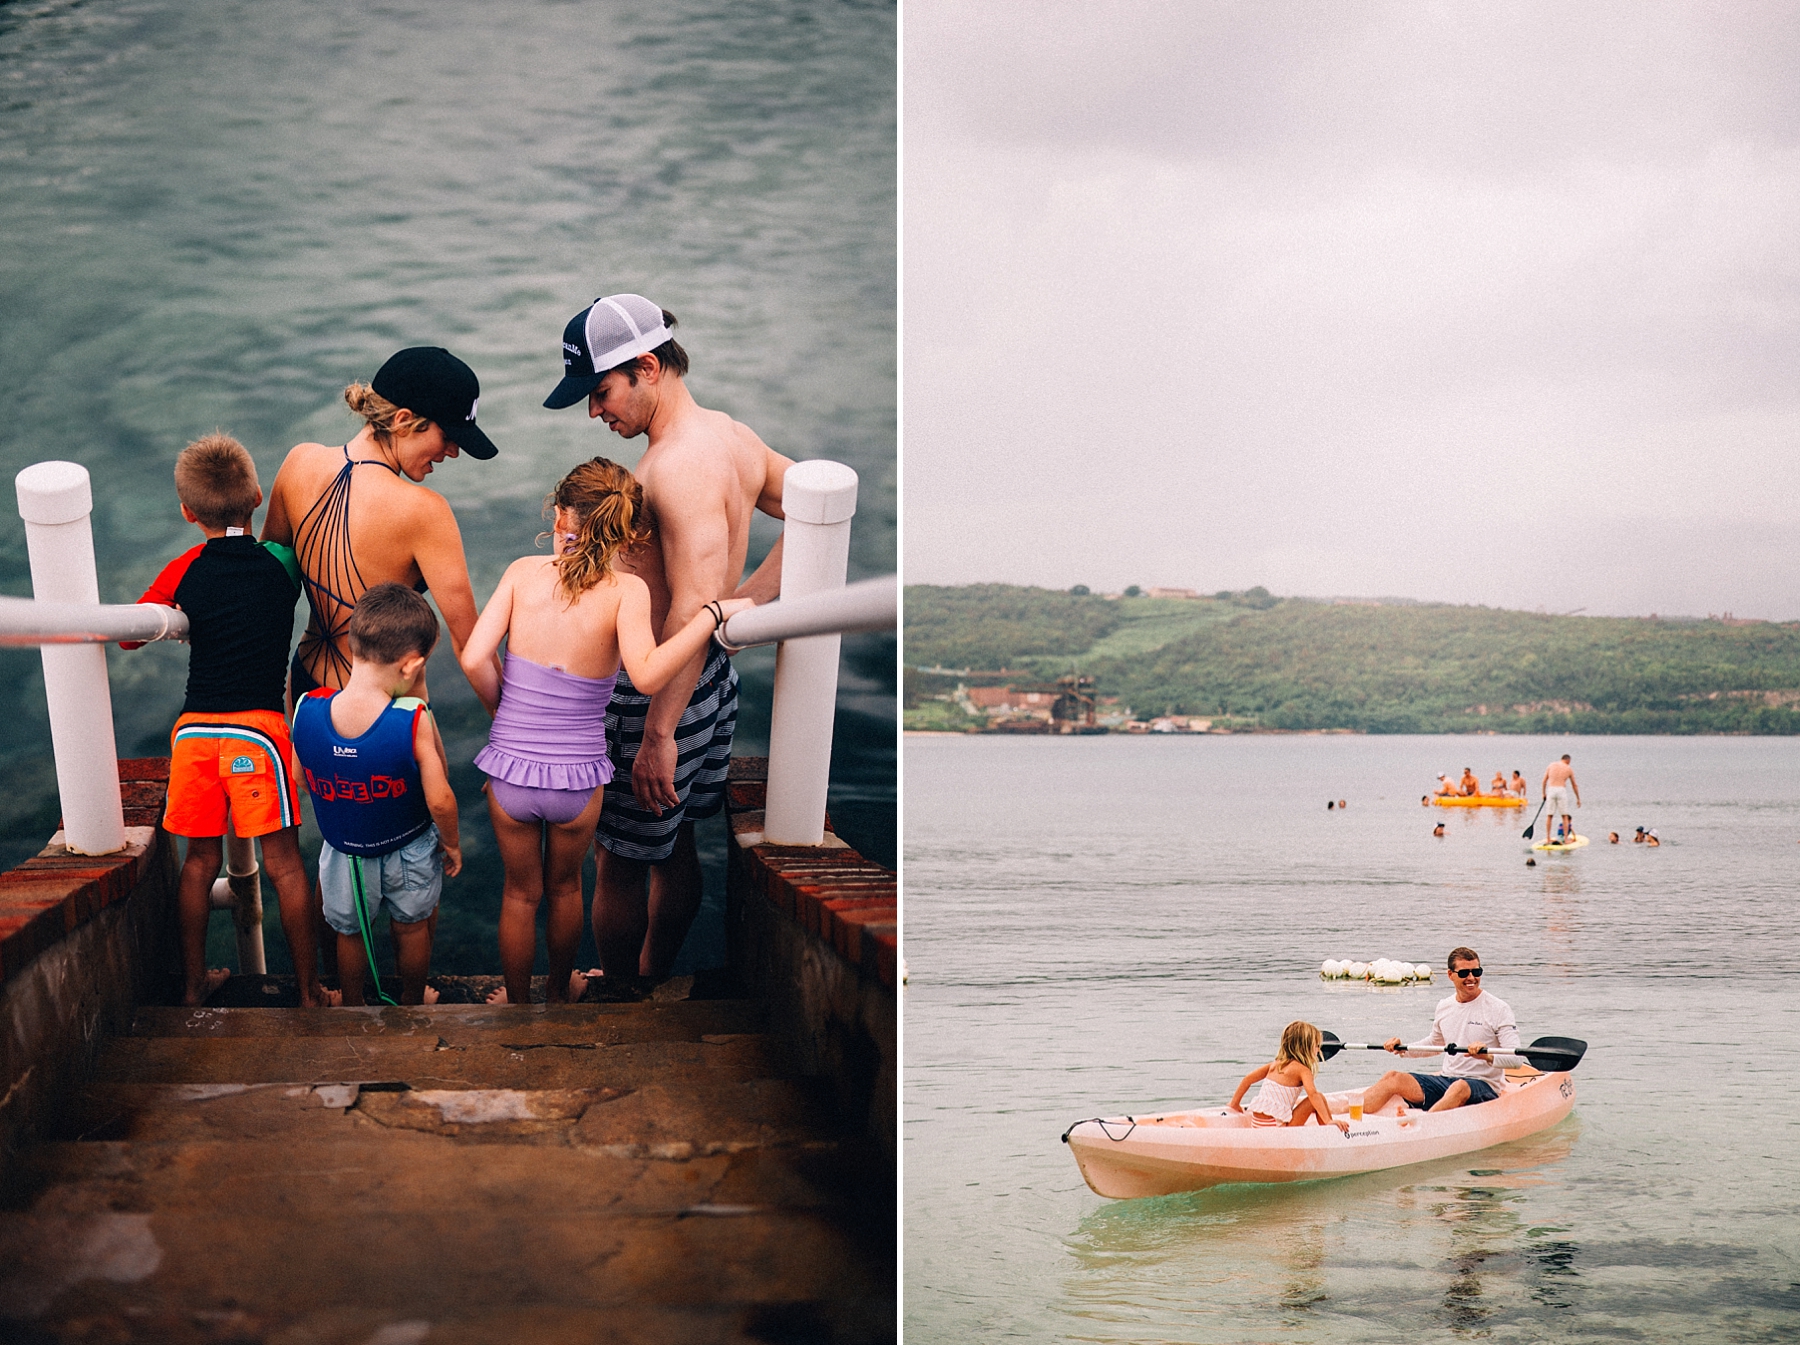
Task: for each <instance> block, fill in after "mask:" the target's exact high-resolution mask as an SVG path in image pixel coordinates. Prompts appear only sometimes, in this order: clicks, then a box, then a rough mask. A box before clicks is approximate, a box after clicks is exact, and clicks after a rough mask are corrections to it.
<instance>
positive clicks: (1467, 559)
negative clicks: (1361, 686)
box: [903, 0, 1800, 619]
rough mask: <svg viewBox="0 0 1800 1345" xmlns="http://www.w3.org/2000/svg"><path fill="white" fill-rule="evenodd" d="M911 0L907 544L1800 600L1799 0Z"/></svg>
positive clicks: (996, 561)
mask: <svg viewBox="0 0 1800 1345" xmlns="http://www.w3.org/2000/svg"><path fill="white" fill-rule="evenodd" d="M904 23H905V29H904V39H905V67H904V98H905V102H904V137H905V138H904V155H905V193H904V195H905V205H904V209H905V214H904V217H903V218H904V238H905V254H904V264H905V315H904V316H905V327H904V331H905V387H904V413H905V448H904V490H905V494H904V499H903V510H904V518H905V565H906V579H907V581H908V582H909V583H946V584H957V583H971V582H977V581H1003V582H1010V583H1022V584H1042V585H1046V586H1050V587H1057V588H1061V587H1067V586H1069V585H1071V584H1076V583H1085V584H1088V585H1090V586H1092V587H1093V588H1094V589H1096V590H1104V589H1118V588H1122V587H1123V586H1124V585H1126V584H1132V583H1137V584H1143V585H1149V584H1166V585H1175V586H1181V587H1192V588H1198V589H1201V590H1207V591H1210V590H1215V589H1221V588H1245V587H1248V586H1250V585H1253V584H1263V585H1266V586H1267V587H1268V588H1270V589H1272V590H1274V591H1275V592H1277V593H1286V594H1296V593H1297V594H1311V595H1338V594H1341V595H1357V594H1360V595H1384V594H1391V595H1401V596H1407V597H1414V598H1422V599H1432V600H1441V601H1449V602H1463V603H1485V604H1488V605H1491V606H1503V607H1517V608H1525V609H1538V608H1544V609H1547V610H1550V611H1569V610H1571V609H1577V608H1584V609H1586V610H1587V611H1589V612H1592V613H1605V614H1622V615H1623V614H1645V613H1649V612H1653V611H1654V612H1661V613H1686V614H1694V615H1705V614H1707V613H1709V612H1724V611H1728V610H1729V611H1732V612H1735V613H1736V614H1737V615H1739V616H1762V617H1771V618H1781V619H1792V618H1800V490H1797V489H1796V486H1797V485H1800V453H1797V452H1796V446H1797V443H1800V398H1797V396H1796V382H1797V376H1800V361H1797V358H1796V357H1797V356H1800V7H1795V6H1791V5H1786V4H1774V3H1770V4H1754V3H1742V2H1741V0H1740V2H1739V3H1734V4H1732V5H1729V6H1726V5H1719V4H1716V3H1713V4H1705V5H1700V4H1695V5H1682V4H1658V3H1644V2H1643V0H1634V3H1629V4H1597V3H1581V4H1568V3H1566V2H1563V3H1554V4H1471V3H1461V2H1459V3H1443V4H1427V3H1403V4H1373V3H1360V2H1359V3H1345V4H1328V3H1304V4H1291V5H1283V4H1278V3H1271V2H1270V0H1255V3H1242V4H1233V3H1211V4H1208V3H1200V2H1197V0H1185V2H1184V3H1172V4H1149V3H1133V4H1105V3H1096V2H1095V0H1083V2H1082V3H1067V4H1064V3H1049V2H1046V0H1034V3H1032V4H1029V5H994V4H992V3H991V0H989V2H985V3H974V2H971V0H906V4H905V7H904Z"/></svg>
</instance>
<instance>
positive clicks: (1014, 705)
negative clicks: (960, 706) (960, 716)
mask: <svg viewBox="0 0 1800 1345" xmlns="http://www.w3.org/2000/svg"><path fill="white" fill-rule="evenodd" d="M963 698H964V699H965V700H966V702H967V704H968V706H969V707H970V710H969V712H970V713H971V714H983V715H986V716H987V718H988V723H989V725H993V724H994V723H995V722H996V721H1001V720H1010V719H1036V720H1042V721H1043V722H1044V723H1046V724H1048V723H1049V722H1050V721H1051V719H1052V718H1053V715H1054V711H1055V708H1056V700H1057V693H1056V692H1054V691H1017V690H1014V689H1013V688H1012V687H1009V686H1006V687H969V688H968V689H967V690H966V691H965V692H964V693H963Z"/></svg>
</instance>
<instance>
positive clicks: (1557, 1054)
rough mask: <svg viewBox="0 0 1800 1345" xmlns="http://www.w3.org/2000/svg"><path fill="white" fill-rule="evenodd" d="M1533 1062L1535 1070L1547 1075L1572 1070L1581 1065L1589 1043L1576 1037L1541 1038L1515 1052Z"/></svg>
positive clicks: (1532, 1065)
mask: <svg viewBox="0 0 1800 1345" xmlns="http://www.w3.org/2000/svg"><path fill="white" fill-rule="evenodd" d="M1514 1054H1515V1055H1522V1056H1524V1057H1525V1058H1526V1059H1527V1060H1529V1061H1530V1062H1531V1067H1532V1068H1533V1069H1541V1070H1543V1071H1544V1073H1546V1074H1554V1073H1556V1072H1557V1071H1558V1070H1572V1069H1574V1068H1575V1066H1577V1065H1579V1064H1580V1063H1581V1057H1582V1056H1584V1055H1586V1054H1587V1043H1586V1042H1585V1041H1581V1040H1579V1039H1578V1038H1575V1037H1539V1038H1538V1039H1537V1040H1536V1041H1534V1042H1532V1043H1531V1045H1529V1046H1522V1047H1520V1048H1519V1049H1518V1050H1517V1051H1515V1052H1514Z"/></svg>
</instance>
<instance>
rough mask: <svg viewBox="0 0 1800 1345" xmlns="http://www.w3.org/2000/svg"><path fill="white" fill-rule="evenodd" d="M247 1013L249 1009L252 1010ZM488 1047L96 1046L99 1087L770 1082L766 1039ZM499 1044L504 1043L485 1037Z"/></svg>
mask: <svg viewBox="0 0 1800 1345" xmlns="http://www.w3.org/2000/svg"><path fill="white" fill-rule="evenodd" d="M252 1012H254V1011H252ZM489 1035H490V1040H487V1041H480V1040H477V1041H473V1042H471V1043H469V1044H465V1045H454V1044H452V1042H451V1041H450V1039H449V1038H448V1037H446V1036H445V1035H443V1034H442V1033H440V1032H434V1031H430V1030H427V1031H425V1032H421V1033H418V1034H416V1035H410V1036H386V1035H381V1036H371V1037H366V1038H364V1037H205V1038H195V1037H120V1038H117V1039H115V1040H113V1041H111V1042H108V1043H107V1045H106V1046H105V1047H104V1048H103V1049H102V1051H101V1053H100V1058H99V1059H98V1060H97V1061H96V1062H95V1066H94V1072H93V1075H92V1080H93V1082H95V1083H100V1084H262V1083H285V1084H349V1083H355V1084H372V1083H397V1084H406V1085H408V1086H409V1087H412V1088H419V1089H425V1088H452V1089H454V1088H510V1089H546V1088H548V1089H557V1088H612V1089H619V1090H623V1089H631V1088H639V1087H643V1086H645V1085H647V1084H654V1083H664V1082H670V1081H684V1080H690V1079H701V1078H717V1079H725V1080H742V1079H759V1078H778V1077H780V1076H781V1074H782V1073H783V1072H784V1071H783V1069H782V1067H781V1062H780V1060H779V1058H778V1057H779V1052H778V1050H777V1049H776V1046H775V1044H774V1042H773V1040H772V1039H771V1038H768V1037H765V1036H761V1035H755V1034H748V1035H746V1034H737V1033H728V1034H720V1035H717V1036H714V1035H711V1034H708V1035H707V1036H703V1037H702V1038H701V1039H700V1040H699V1041H648V1042H631V1043H626V1044H623V1045H618V1046H613V1045H602V1044H600V1043H598V1042H595V1041H590V1040H585V1039H583V1038H582V1037H580V1036H574V1037H571V1038H570V1039H568V1040H566V1041H559V1042H556V1043H545V1042H532V1041H529V1040H516V1039H514V1038H516V1037H522V1036H525V1035H526V1034H523V1033H515V1032H513V1031H511V1030H501V1031H495V1032H490V1033H489ZM493 1037H504V1038H507V1039H508V1040H505V1041H501V1040H494V1039H492V1038H493Z"/></svg>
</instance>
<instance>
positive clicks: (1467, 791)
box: [1457, 766, 1481, 799]
mask: <svg viewBox="0 0 1800 1345" xmlns="http://www.w3.org/2000/svg"><path fill="white" fill-rule="evenodd" d="M1457 789H1458V791H1459V792H1460V793H1461V794H1462V796H1463V797H1464V798H1465V799H1472V798H1474V797H1475V796H1476V795H1477V794H1479V793H1480V792H1481V781H1480V780H1479V779H1478V778H1477V777H1476V775H1475V772H1474V770H1473V769H1472V768H1470V767H1468V766H1464V767H1463V773H1462V780H1461V781H1460V782H1459V783H1458V785H1457Z"/></svg>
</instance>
